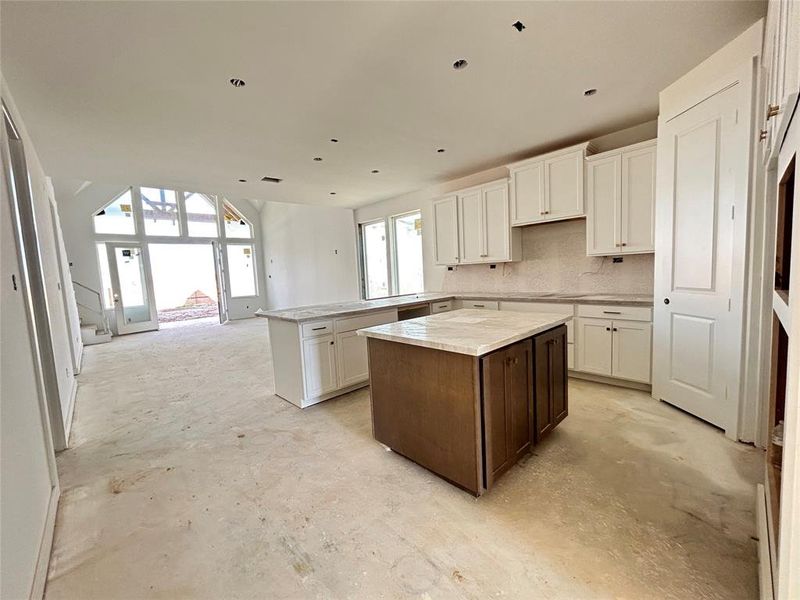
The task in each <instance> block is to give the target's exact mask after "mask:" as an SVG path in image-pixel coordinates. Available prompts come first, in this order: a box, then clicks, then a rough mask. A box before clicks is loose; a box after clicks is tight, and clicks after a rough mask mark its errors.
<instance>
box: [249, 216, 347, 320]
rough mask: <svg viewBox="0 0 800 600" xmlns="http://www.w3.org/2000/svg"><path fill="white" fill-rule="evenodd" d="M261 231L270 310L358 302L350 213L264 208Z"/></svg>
mask: <svg viewBox="0 0 800 600" xmlns="http://www.w3.org/2000/svg"><path fill="white" fill-rule="evenodd" d="M261 229H262V231H263V238H262V239H263V243H264V258H265V260H266V265H265V266H266V270H265V272H266V275H267V307H268V308H270V309H275V308H286V307H291V306H302V305H305V304H323V303H328V302H339V301H344V300H356V299H358V297H359V285H358V266H357V261H356V236H355V224H354V222H353V211H352V210H350V209H343V208H332V207H325V206H310V205H305V204H288V203H283V202H265V203H264V206H263V207H262V209H261Z"/></svg>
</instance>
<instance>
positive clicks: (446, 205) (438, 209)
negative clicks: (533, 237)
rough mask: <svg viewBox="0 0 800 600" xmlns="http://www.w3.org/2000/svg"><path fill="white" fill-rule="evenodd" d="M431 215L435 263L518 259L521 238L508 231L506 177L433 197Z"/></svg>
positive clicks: (468, 262) (446, 263) (514, 232)
mask: <svg viewBox="0 0 800 600" xmlns="http://www.w3.org/2000/svg"><path fill="white" fill-rule="evenodd" d="M433 216H434V236H435V241H434V247H435V248H436V264H438V265H456V264H480V263H497V262H509V261H513V260H520V257H521V254H522V244H521V238H520V234H519V232H518V231H512V230H511V222H510V215H509V206H508V181H507V180H506V179H501V180H498V181H492V182H490V183H487V184H484V185H480V186H476V187H472V188H468V189H465V190H461V191H458V192H455V193H454V194H453V195H450V196H447V197H444V198H442V199H440V200H436V201H435V202H434V203H433Z"/></svg>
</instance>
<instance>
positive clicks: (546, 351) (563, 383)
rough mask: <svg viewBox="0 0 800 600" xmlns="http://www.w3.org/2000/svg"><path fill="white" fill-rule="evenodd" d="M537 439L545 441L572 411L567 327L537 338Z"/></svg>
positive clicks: (534, 373)
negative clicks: (568, 386)
mask: <svg viewBox="0 0 800 600" xmlns="http://www.w3.org/2000/svg"><path fill="white" fill-rule="evenodd" d="M533 345H534V365H533V377H534V389H535V397H534V428H533V431H534V441H536V442H539V441H541V440H542V439H543V438H544V437H545V436H546V435H547V434H548V433H550V432H551V431H552V430H553V428H554V427H555V426H556V425H558V424H559V423H560V422H561V421H562V420H564V418H565V417H566V416H567V413H568V400H567V328H566V327H565V326H563V325H562V326H560V327H557V328H555V329H552V330H551V331H547V332H545V333H543V334H541V335H538V336H536V337H535V338H534V343H533Z"/></svg>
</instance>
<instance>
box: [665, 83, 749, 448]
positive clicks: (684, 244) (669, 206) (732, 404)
mask: <svg viewBox="0 0 800 600" xmlns="http://www.w3.org/2000/svg"><path fill="white" fill-rule="evenodd" d="M740 88H741V84H735V85H733V86H731V87H729V88H727V89H725V90H724V91H721V92H718V93H717V94H715V95H714V96H711V97H710V98H708V99H706V100H705V101H703V102H701V103H700V104H698V105H696V106H694V107H693V108H691V109H689V110H687V111H686V112H684V113H681V114H680V115H678V116H676V117H674V118H673V119H671V120H670V121H668V122H666V123H662V124H660V126H659V135H658V139H659V142H658V144H659V147H658V193H657V201H656V268H655V309H654V314H653V334H654V344H653V358H654V359H653V364H654V365H655V368H654V373H653V396H654V397H656V398H660V399H662V400H665V401H666V402H669V403H670V404H674V405H675V406H678V407H680V408H682V409H683V410H686V411H687V412H690V413H692V414H693V415H696V416H698V417H700V418H701V419H704V420H706V421H708V422H710V423H713V424H714V425H717V426H719V427H722V428H723V429H725V430H726V431H728V432H732V433H733V434H735V430H736V427H735V426H736V422H737V412H738V373H739V362H740V359H741V356H740V355H741V314H738V315H737V314H733V313H732V312H731V298H732V294H733V293H734V291H736V290H737V289H738V291H739V293H741V282H735V281H734V280H733V279H732V272H733V258H734V253H735V252H739V253H743V252H744V242H745V240H744V239H741V240H739V239H734V220H733V217H734V213H733V205H734V201H735V198H736V194H737V183H738V184H739V185H740V186H741V185H742V184H741V179H740V178H741V177H743V178H744V182H745V187H746V181H747V179H746V176H747V168H748V166H747V147H748V137H747V129H748V127H747V119H745V118H742V123H739V124H737V112H738V111H737V108H738V107H739V105H740V102H741V94H740ZM739 193H742V194H743V195H744V197H745V198H746V197H747V196H746V190H741V191H740V192H739ZM737 208H738V211H740V212H741V214H742V216H744V215H745V214H746V207H745V206H741V207H737ZM737 277H739V278H741V277H742V275H741V273H739V274H738V275H737ZM734 283H736V284H737V285H734Z"/></svg>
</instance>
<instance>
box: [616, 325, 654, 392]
mask: <svg viewBox="0 0 800 600" xmlns="http://www.w3.org/2000/svg"><path fill="white" fill-rule="evenodd" d="M612 323H613V325H612V333H613V340H612V343H611V346H612V349H611V373H612V374H613V376H614V377H621V378H622V379H630V380H632V381H639V382H641V383H650V344H651V335H652V331H651V330H652V325H650V323H641V322H637V321H612Z"/></svg>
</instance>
